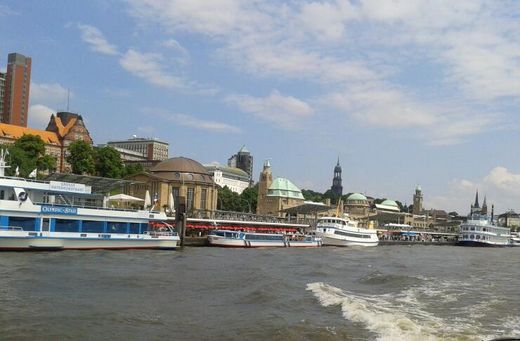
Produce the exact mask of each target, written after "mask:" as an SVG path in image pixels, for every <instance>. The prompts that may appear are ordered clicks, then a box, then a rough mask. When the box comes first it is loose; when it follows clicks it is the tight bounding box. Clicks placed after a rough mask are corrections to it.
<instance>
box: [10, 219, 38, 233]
mask: <svg viewBox="0 0 520 341" xmlns="http://www.w3.org/2000/svg"><path fill="white" fill-rule="evenodd" d="M8 225H9V226H15V227H21V228H22V229H23V230H24V231H36V219H35V218H29V217H9V224H8Z"/></svg>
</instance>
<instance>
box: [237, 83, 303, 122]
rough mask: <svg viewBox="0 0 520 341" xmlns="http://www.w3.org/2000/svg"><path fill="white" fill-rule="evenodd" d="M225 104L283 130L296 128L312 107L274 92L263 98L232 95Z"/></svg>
mask: <svg viewBox="0 0 520 341" xmlns="http://www.w3.org/2000/svg"><path fill="white" fill-rule="evenodd" d="M227 102H229V103H232V104H235V105H237V106H238V107H239V108H240V109H242V110H243V111H244V112H248V113H251V114H253V115H254V116H255V117H257V118H259V119H262V120H265V121H269V122H271V123H274V124H276V125H278V126H280V127H281V128H284V129H295V128H297V127H298V126H300V124H301V123H302V120H304V119H306V118H308V117H310V116H311V115H312V114H313V109H312V107H311V106H310V105H309V104H307V103H306V102H304V101H302V100H299V99H298V98H295V97H292V96H283V95H281V94H280V93H279V92H278V91H276V90H274V91H273V92H271V94H270V95H269V96H267V97H263V98H259V97H252V96H247V95H233V96H229V97H228V98H227Z"/></svg>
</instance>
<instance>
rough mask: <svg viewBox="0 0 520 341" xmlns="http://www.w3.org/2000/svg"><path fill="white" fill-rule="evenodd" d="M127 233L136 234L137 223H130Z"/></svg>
mask: <svg viewBox="0 0 520 341" xmlns="http://www.w3.org/2000/svg"><path fill="white" fill-rule="evenodd" d="M128 233H132V234H138V233H139V224H138V223H130V229H129V231H128Z"/></svg>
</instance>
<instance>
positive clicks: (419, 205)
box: [412, 186, 423, 215]
mask: <svg viewBox="0 0 520 341" xmlns="http://www.w3.org/2000/svg"><path fill="white" fill-rule="evenodd" d="M422 211H423V195H422V190H421V186H417V187H416V188H415V194H414V195H413V211H412V213H413V214H416V215H417V214H421V213H422Z"/></svg>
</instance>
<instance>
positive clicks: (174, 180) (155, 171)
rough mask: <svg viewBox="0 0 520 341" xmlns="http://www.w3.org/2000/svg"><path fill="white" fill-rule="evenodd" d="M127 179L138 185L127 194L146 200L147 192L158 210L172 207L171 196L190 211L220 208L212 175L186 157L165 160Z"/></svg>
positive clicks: (127, 189) (128, 190)
mask: <svg viewBox="0 0 520 341" xmlns="http://www.w3.org/2000/svg"><path fill="white" fill-rule="evenodd" d="M127 179H128V180H135V181H136V183H135V184H132V185H129V186H127V188H125V192H126V193H127V194H129V195H132V196H135V197H138V198H144V197H145V194H146V191H147V190H148V191H149V192H150V195H151V197H152V201H156V202H155V209H156V210H158V209H162V208H163V207H165V206H169V205H170V202H169V201H170V193H171V194H172V195H173V199H174V201H175V203H176V204H183V203H184V204H185V205H186V211H187V212H190V211H193V210H206V211H214V210H215V209H216V208H217V189H216V188H215V185H214V182H213V179H212V177H211V175H210V174H209V173H208V172H207V170H206V168H205V167H204V166H203V165H202V164H200V163H199V162H197V161H195V160H192V159H189V158H186V157H174V158H171V159H168V160H165V161H162V162H160V163H158V164H157V165H156V166H155V167H153V168H151V169H150V171H148V172H143V173H139V174H135V175H132V176H130V177H128V178H127Z"/></svg>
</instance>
